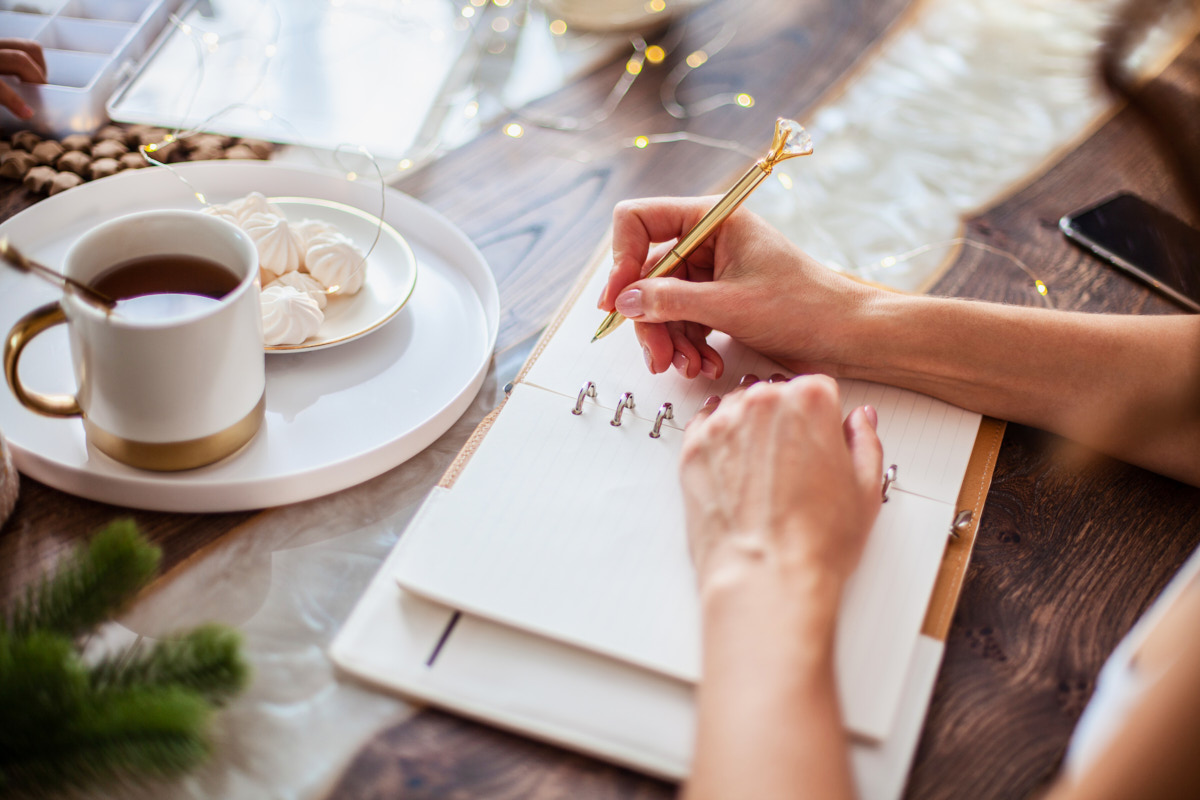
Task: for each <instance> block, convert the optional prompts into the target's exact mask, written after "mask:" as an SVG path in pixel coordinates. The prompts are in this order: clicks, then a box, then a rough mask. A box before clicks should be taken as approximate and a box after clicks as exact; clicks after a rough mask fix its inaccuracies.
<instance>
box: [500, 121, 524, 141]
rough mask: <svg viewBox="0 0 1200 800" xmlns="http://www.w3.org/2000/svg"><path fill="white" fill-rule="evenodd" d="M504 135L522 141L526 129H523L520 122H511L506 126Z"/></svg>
mask: <svg viewBox="0 0 1200 800" xmlns="http://www.w3.org/2000/svg"><path fill="white" fill-rule="evenodd" d="M504 135H505V136H508V137H511V138H513V139H520V138H521V137H522V136H524V135H525V129H524V128H522V127H521V123H519V122H510V123H508V124H507V125H505V126H504Z"/></svg>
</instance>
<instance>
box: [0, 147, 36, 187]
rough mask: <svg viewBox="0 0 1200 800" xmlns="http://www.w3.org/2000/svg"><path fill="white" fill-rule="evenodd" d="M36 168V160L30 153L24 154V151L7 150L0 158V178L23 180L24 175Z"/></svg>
mask: <svg viewBox="0 0 1200 800" xmlns="http://www.w3.org/2000/svg"><path fill="white" fill-rule="evenodd" d="M36 166H37V159H36V158H34V157H33V154H32V153H26V152H25V151H24V150H9V151H8V152H7V153H5V154H4V155H2V156H0V178H9V179H11V180H14V181H19V180H22V179H24V177H25V175H26V173H28V172H29V170H31V169H32V168H34V167H36Z"/></svg>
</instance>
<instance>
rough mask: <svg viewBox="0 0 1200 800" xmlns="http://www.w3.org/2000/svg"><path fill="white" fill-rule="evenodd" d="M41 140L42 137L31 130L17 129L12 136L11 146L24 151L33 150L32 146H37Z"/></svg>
mask: <svg viewBox="0 0 1200 800" xmlns="http://www.w3.org/2000/svg"><path fill="white" fill-rule="evenodd" d="M41 140H42V137H40V136H38V135H37V134H36V133H34V132H33V131H17V132H16V133H14V134H13V137H12V143H13V147H14V148H16V149H17V150H26V151H29V150H33V148H35V147H37V145H38V142H40V141H41Z"/></svg>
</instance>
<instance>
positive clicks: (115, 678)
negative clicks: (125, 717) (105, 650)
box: [91, 625, 250, 706]
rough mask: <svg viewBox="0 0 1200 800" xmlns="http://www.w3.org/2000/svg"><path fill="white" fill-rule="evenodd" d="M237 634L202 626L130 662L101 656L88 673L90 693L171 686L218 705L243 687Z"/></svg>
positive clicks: (245, 667)
mask: <svg viewBox="0 0 1200 800" xmlns="http://www.w3.org/2000/svg"><path fill="white" fill-rule="evenodd" d="M240 647H241V636H240V635H239V634H238V632H237V631H235V630H232V629H230V628H227V627H225V626H223V625H203V626H201V627H199V628H195V629H193V630H191V631H189V632H188V633H187V634H184V635H183V636H179V637H173V638H170V639H163V640H161V641H159V642H157V643H155V645H154V646H153V648H151V649H150V650H149V651H148V652H144V653H141V654H139V655H137V656H135V657H133V658H129V659H123V658H122V657H120V656H117V657H113V658H107V659H105V660H103V661H101V662H100V663H98V664H97V665H96V666H94V667H92V669H91V684H92V688H93V689H95V690H96V691H108V690H111V689H120V688H127V687H130V686H169V685H176V686H182V687H185V688H187V689H191V690H192V691H194V692H197V693H199V694H200V695H202V696H203V697H204V698H205V699H207V700H208V701H209V702H210V703H213V704H214V705H217V706H221V705H224V704H225V702H226V701H227V700H229V698H230V697H232V696H233V695H235V694H237V693H238V692H240V691H241V690H242V689H243V688H245V686H246V683H247V681H248V680H249V677H250V669H249V667H248V665H247V664H246V662H245V661H244V660H243V659H242V657H241V653H240Z"/></svg>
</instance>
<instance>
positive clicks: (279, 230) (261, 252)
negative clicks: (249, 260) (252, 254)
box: [242, 214, 302, 286]
mask: <svg viewBox="0 0 1200 800" xmlns="http://www.w3.org/2000/svg"><path fill="white" fill-rule="evenodd" d="M242 230H244V231H245V232H246V234H247V235H248V236H249V237H250V239H251V241H253V242H254V246H255V247H257V248H258V269H259V278H260V279H261V281H262V285H263V286H266V285H267V284H268V283H270V282H271V281H273V280H275V279H276V278H278V277H279V276H280V275H283V274H284V273H286V272H295V271H296V270H298V269H300V258H301V255H302V253H301V251H300V243H299V241H297V239H296V235H295V234H294V233H292V229H291V228H290V227H289V226H288V223H287V220H285V219H283V218H282V217H277V216H275V215H273V214H252V215H251V216H250V217H249V218H248V219H245V220H243V221H242Z"/></svg>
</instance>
